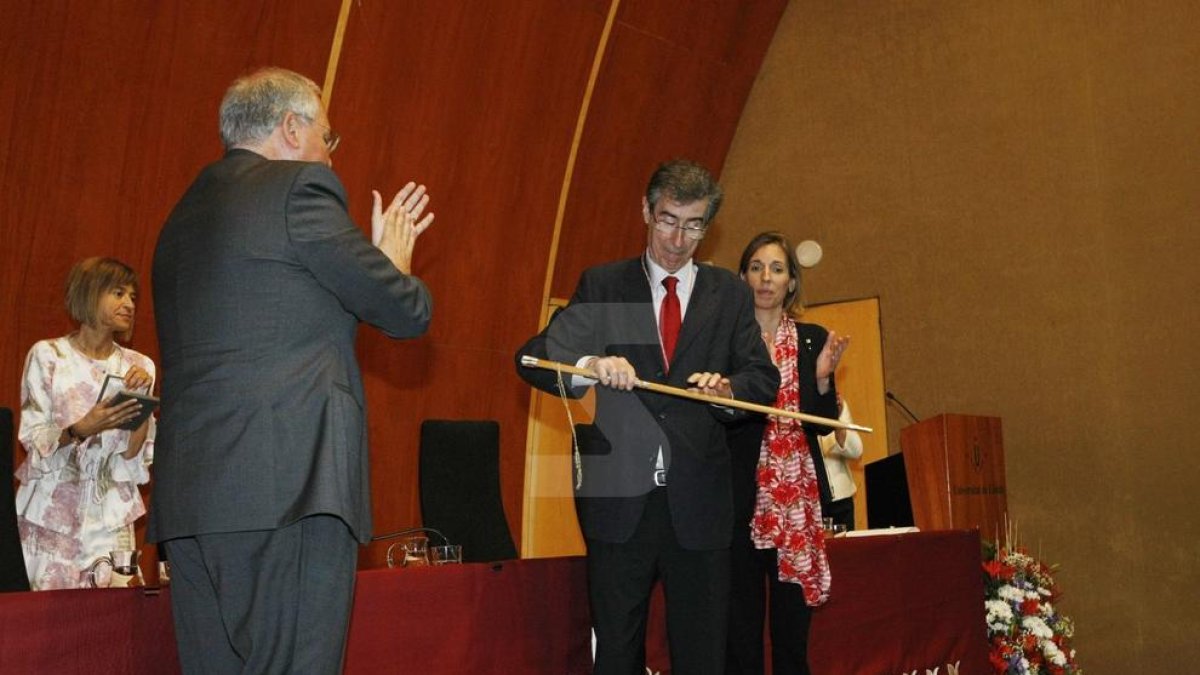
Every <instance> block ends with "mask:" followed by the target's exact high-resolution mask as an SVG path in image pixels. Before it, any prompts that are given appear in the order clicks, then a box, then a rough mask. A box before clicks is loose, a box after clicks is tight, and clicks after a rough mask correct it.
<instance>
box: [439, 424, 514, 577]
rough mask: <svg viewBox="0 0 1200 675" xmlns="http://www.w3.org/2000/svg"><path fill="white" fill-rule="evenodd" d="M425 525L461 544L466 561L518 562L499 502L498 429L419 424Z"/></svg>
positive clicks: (454, 542)
mask: <svg viewBox="0 0 1200 675" xmlns="http://www.w3.org/2000/svg"><path fill="white" fill-rule="evenodd" d="M419 464H420V485H421V520H422V524H423V525H424V526H425V527H432V528H434V529H437V530H439V531H441V532H442V533H443V534H445V535H446V538H448V539H449V540H450V542H451V543H453V544H462V547H463V561H464V562H490V561H493V560H511V559H513V558H516V557H517V549H516V546H514V545H513V539H512V533H510V532H509V529H508V521H507V520H505V518H504V504H503V502H502V501H501V500H500V425H499V424H498V423H496V422H495V421H491V420H482V421H475V420H425V421H424V422H422V423H421V456H420V462H419Z"/></svg>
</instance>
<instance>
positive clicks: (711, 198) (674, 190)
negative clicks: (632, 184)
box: [646, 159, 724, 223]
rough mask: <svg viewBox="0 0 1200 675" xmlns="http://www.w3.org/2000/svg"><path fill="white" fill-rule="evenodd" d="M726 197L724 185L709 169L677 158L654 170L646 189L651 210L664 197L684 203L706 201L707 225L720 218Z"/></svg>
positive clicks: (705, 215)
mask: <svg viewBox="0 0 1200 675" xmlns="http://www.w3.org/2000/svg"><path fill="white" fill-rule="evenodd" d="M723 196H724V195H723V192H722V190H721V186H720V185H718V184H717V181H716V180H715V179H714V178H713V177H712V174H711V173H709V172H708V169H706V168H704V167H702V166H700V165H699V164H697V163H695V162H693V161H691V160H687V159H675V160H671V161H670V162H667V163H665V164H662V165H660V166H659V167H658V169H656V170H655V171H654V175H652V176H650V183H649V185H647V186H646V202H647V203H648V204H649V205H650V210H651V211H653V210H654V207H655V206H656V205H657V204H658V200H659V199H661V198H663V197H667V198H668V199H671V200H673V201H677V202H679V203H681V204H691V203H692V202H694V201H698V200H700V199H707V200H708V208H707V209H706V210H705V211H704V222H705V223H708V222H711V221H712V219H713V217H715V216H716V215H717V210H718V209H720V208H721V198H722V197H723Z"/></svg>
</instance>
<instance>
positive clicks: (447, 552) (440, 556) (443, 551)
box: [429, 544, 462, 565]
mask: <svg viewBox="0 0 1200 675" xmlns="http://www.w3.org/2000/svg"><path fill="white" fill-rule="evenodd" d="M429 553H430V556H429V557H430V560H431V561H432V562H433V564H434V565H450V564H455V563H461V562H462V544H443V545H441V546H430V547H429Z"/></svg>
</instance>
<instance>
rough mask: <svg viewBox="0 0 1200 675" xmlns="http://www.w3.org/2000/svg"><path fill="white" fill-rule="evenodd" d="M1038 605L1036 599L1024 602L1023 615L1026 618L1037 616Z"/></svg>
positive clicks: (1022, 606)
mask: <svg viewBox="0 0 1200 675" xmlns="http://www.w3.org/2000/svg"><path fill="white" fill-rule="evenodd" d="M1038 605H1039V603H1038V601H1037V600H1036V599H1033V600H1022V601H1021V613H1022V614H1024V615H1025V616H1037V613H1038Z"/></svg>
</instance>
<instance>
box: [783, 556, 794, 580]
mask: <svg viewBox="0 0 1200 675" xmlns="http://www.w3.org/2000/svg"><path fill="white" fill-rule="evenodd" d="M779 575H780V576H781V577H787V578H793V577H795V576H796V568H795V567H794V566H793V565H792V562H791V561H790V560H788V559H787V558H785V557H784V556H779Z"/></svg>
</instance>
